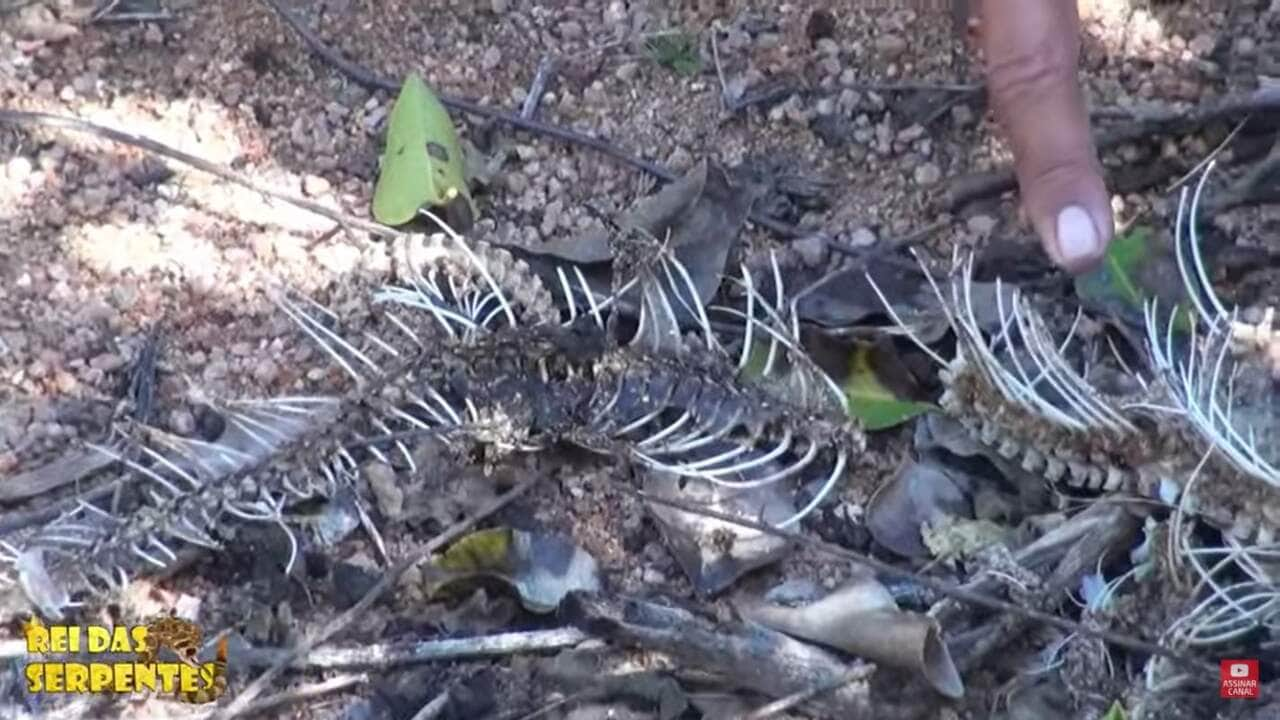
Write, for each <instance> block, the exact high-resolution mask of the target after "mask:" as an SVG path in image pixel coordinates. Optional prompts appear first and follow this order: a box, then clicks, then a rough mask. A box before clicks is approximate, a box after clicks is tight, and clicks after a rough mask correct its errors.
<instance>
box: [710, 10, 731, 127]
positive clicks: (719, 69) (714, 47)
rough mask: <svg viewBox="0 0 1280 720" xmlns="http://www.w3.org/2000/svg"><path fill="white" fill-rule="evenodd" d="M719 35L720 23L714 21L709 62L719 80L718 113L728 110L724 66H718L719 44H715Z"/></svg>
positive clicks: (727, 88)
mask: <svg viewBox="0 0 1280 720" xmlns="http://www.w3.org/2000/svg"><path fill="white" fill-rule="evenodd" d="M719 34H720V23H719V21H716V22H714V23H712V25H711V60H712V61H713V62H714V63H715V65H716V77H717V78H719V79H720V111H721V112H724V111H727V110H728V109H729V87H728V85H727V84H726V83H725V81H724V66H723V65H721V64H720V43H718V42H716V36H717V35H719Z"/></svg>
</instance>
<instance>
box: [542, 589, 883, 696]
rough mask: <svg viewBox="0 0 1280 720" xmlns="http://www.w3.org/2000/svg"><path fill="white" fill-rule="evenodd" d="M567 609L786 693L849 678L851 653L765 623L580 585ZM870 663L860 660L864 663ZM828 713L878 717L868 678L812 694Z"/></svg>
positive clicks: (615, 634) (756, 687) (633, 639)
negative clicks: (617, 596) (721, 618)
mask: <svg viewBox="0 0 1280 720" xmlns="http://www.w3.org/2000/svg"><path fill="white" fill-rule="evenodd" d="M566 612H567V613H568V614H569V615H570V616H572V617H574V620H575V622H578V623H580V624H584V625H585V626H586V627H589V628H591V630H592V631H593V632H597V633H599V634H601V635H605V636H608V637H611V638H613V639H615V640H616V641H619V642H623V643H626V644H629V645H638V646H641V647H644V648H648V649H652V650H657V651H660V652H663V653H666V654H668V655H670V656H672V657H673V658H674V659H676V660H678V661H680V662H681V663H683V664H684V665H687V666H689V667H697V668H698V669H700V670H704V671H710V672H714V673H716V674H717V675H720V676H721V677H722V678H724V679H725V680H726V681H728V682H730V683H733V684H734V685H736V686H737V687H740V688H745V689H750V690H752V691H754V692H759V693H763V694H765V695H768V696H770V697H775V698H778V697H787V696H790V695H792V694H793V693H795V692H798V691H804V690H809V689H811V688H813V687H814V686H827V685H832V684H833V683H834V681H835V680H838V679H844V678H845V676H846V674H847V673H848V670H849V663H848V661H847V660H846V659H845V658H843V657H841V656H839V655H837V654H835V653H834V652H831V651H828V650H826V649H824V648H820V647H818V646H816V645H812V644H810V643H807V642H803V641H800V640H797V639H795V638H792V637H790V636H788V635H785V634H783V633H780V632H778V631H776V630H771V629H769V628H766V627H764V626H761V625H756V624H746V623H728V624H726V623H717V622H713V621H711V620H707V619H703V618H700V617H698V616H695V615H693V614H692V613H690V612H688V611H686V610H682V609H679V608H674V607H667V606H664V605H658V604H656V603H652V602H647V601H644V600H637V599H624V600H611V599H607V598H603V597H600V596H598V595H585V594H580V593H574V594H572V595H570V596H569V602H568V605H567V607H566ZM866 664H868V663H859V665H866ZM812 702H813V704H814V705H816V706H819V707H821V708H822V711H823V713H824V716H825V717H841V718H850V719H851V720H856V719H858V718H871V717H876V716H877V714H876V713H875V712H874V711H873V710H872V706H871V702H870V697H869V693H868V690H867V688H866V686H865V685H858V686H852V687H851V686H850V685H849V684H848V683H847V682H846V683H841V684H839V685H837V686H835V687H834V688H833V689H832V690H831V691H830V692H829V693H828V694H827V695H825V696H822V697H818V698H815V699H813V700H812Z"/></svg>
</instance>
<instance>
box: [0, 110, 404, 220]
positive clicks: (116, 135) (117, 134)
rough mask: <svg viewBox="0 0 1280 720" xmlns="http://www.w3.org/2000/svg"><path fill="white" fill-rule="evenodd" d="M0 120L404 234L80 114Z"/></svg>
mask: <svg viewBox="0 0 1280 720" xmlns="http://www.w3.org/2000/svg"><path fill="white" fill-rule="evenodd" d="M0 123H8V124H10V125H43V126H46V127H54V128H61V129H64V130H74V131H76V132H82V133H88V134H90V135H97V136H98V137H101V138H104V139H107V140H111V141H113V142H118V143H123V144H125V145H132V146H134V147H137V148H141V149H143V150H146V151H148V152H151V153H154V154H156V155H160V156H161V157H166V158H169V159H170V160H177V161H178V162H180V163H183V164H184V165H188V166H190V167H193V168H195V169H197V170H201V171H203V172H206V173H209V174H210V175H213V176H215V177H218V178H221V179H223V180H226V181H227V182H232V183H235V184H236V185H240V186H241V187H246V188H248V189H250V190H253V191H254V192H257V193H261V194H262V195H265V196H266V197H270V198H275V199H276V200H281V201H283V202H287V203H289V204H290V205H294V206H296V207H300V208H302V209H303V210H309V211H311V212H313V213H315V214H317V215H319V216H321V217H325V218H328V219H330V220H332V221H334V222H336V223H339V224H342V225H345V226H347V227H352V228H356V229H358V230H363V231H365V232H368V233H373V234H374V235H379V236H381V237H386V238H394V237H399V236H401V235H403V234H404V233H401V232H399V231H397V230H393V229H391V228H389V227H386V226H385V225H379V224H378V223H373V222H369V221H368V220H364V219H362V218H358V217H356V216H354V215H348V214H346V213H343V212H339V211H337V210H332V209H330V208H328V207H325V206H324V205H321V204H320V203H317V202H312V201H311V200H307V199H306V198H303V197H298V196H297V195H290V194H288V193H282V192H279V191H277V190H271V189H269V188H264V187H262V186H261V185H258V184H257V183H255V182H254V181H253V180H251V179H250V178H249V177H247V176H245V175H242V174H240V173H238V172H235V171H234V170H228V169H227V168H225V167H222V166H221V165H218V164H216V163H212V162H209V161H208V160H205V159H203V158H199V157H196V156H195V155H191V154H188V153H185V152H183V151H181V150H178V149H177V148H174V147H170V146H169V145H165V144H164V143H162V142H157V141H155V140H152V139H151V138H146V137H142V136H140V135H132V134H130V133H127V132H123V131H120V130H116V129H114V128H109V127H106V126H104V125H98V124H97V123H91V122H89V121H87V120H80V119H79V118H72V117H63V116H61V115H50V114H48V113H41V112H26V111H23V110H4V109H0Z"/></svg>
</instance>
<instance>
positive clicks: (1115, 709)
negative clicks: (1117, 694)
mask: <svg viewBox="0 0 1280 720" xmlns="http://www.w3.org/2000/svg"><path fill="white" fill-rule="evenodd" d="M1128 719H1129V716H1128V714H1126V713H1125V711H1124V706H1123V705H1121V704H1120V701H1119V700H1117V701H1115V702H1114V703H1112V704H1111V709H1110V710H1108V711H1107V714H1106V715H1103V716H1102V720H1128Z"/></svg>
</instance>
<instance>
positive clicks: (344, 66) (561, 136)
mask: <svg viewBox="0 0 1280 720" xmlns="http://www.w3.org/2000/svg"><path fill="white" fill-rule="evenodd" d="M261 1H262V2H263V3H265V4H266V5H267V6H269V7H270V8H271V9H272V10H273V11H275V13H276V15H278V16H279V17H280V19H281V20H282V21H284V23H285V24H286V25H288V26H289V28H290V29H292V30H293V31H294V32H295V33H297V34H298V37H300V38H301V39H302V42H303V44H304V45H306V46H307V49H308V50H310V51H311V52H313V53H315V54H316V55H317V56H318V57H319V58H320V59H321V60H323V61H325V62H326V63H328V64H329V65H332V66H333V67H334V68H336V69H337V70H338V72H340V73H342V74H343V75H346V76H347V77H349V78H351V79H352V80H354V81H355V82H356V83H357V84H359V85H362V86H364V87H366V88H369V89H372V90H386V91H389V92H398V91H399V90H400V86H399V84H397V83H394V82H391V81H390V80H386V79H384V78H380V77H378V76H377V75H375V74H373V72H372V71H370V70H368V69H366V68H364V67H363V66H361V65H359V64H357V63H354V62H351V61H350V60H347V59H346V58H344V57H342V55H340V54H338V52H337V51H336V50H334V49H333V48H331V47H329V46H328V45H326V44H325V42H324V41H323V40H321V39H320V36H319V35H317V34H316V33H315V32H314V31H313V30H311V28H308V27H307V26H306V25H304V24H303V23H302V21H301V20H299V19H298V17H297V16H296V15H294V14H293V13H292V12H290V11H288V10H286V9H285V8H284V6H283V5H281V4H280V0H261ZM436 97H437V98H439V99H440V102H441V104H443V105H444V106H445V107H447V108H449V109H451V110H457V111H459V112H465V113H470V114H472V115H478V116H480V117H483V118H489V119H490V120H496V121H499V122H502V123H505V124H507V125H510V126H511V127H514V128H516V129H519V130H526V131H528V132H533V133H538V134H541V135H545V136H547V137H551V138H555V139H557V140H560V141H562V142H566V143H570V144H573V145H579V146H582V147H585V148H590V149H592V150H595V151H597V152H599V153H602V154H604V155H606V156H608V157H611V158H613V159H614V160H617V161H618V162H621V163H623V164H624V165H629V166H631V167H633V168H636V169H637V170H642V171H644V172H646V173H648V174H650V175H652V176H653V177H655V178H657V179H658V180H660V181H662V182H664V183H666V182H671V181H673V180H675V179H676V178H677V177H678V175H676V173H674V172H672V171H670V170H668V169H667V168H665V167H662V166H661V165H658V164H656V163H653V162H650V161H648V160H644V159H642V158H638V157H636V156H634V155H631V154H629V153H627V152H626V151H624V150H622V149H621V148H619V147H617V146H615V145H613V144H611V143H609V142H608V141H605V140H602V139H600V138H596V137H592V136H590V135H586V134H583V133H580V132H577V131H576V130H570V129H569V128H564V127H560V126H558V125H552V124H550V123H545V122H541V121H539V120H535V119H533V118H526V117H521V116H520V115H517V114H513V113H509V112H506V111H503V110H495V109H494V108H489V107H485V106H483V105H480V104H479V103H476V102H473V101H471V100H466V99H464V98H460V97H456V96H453V95H449V94H446V93H439V92H437V93H436ZM747 219H748V220H750V221H751V222H753V223H755V224H756V225H759V226H761V227H764V228H766V229H768V230H770V231H772V232H774V233H777V234H778V235H780V236H781V237H783V238H787V239H793V238H798V237H804V236H806V235H808V234H809V233H806V232H805V231H803V230H801V229H800V228H798V227H795V226H794V225H790V224H788V223H785V222H782V221H781V220H777V219H775V218H771V217H768V216H766V215H764V214H762V213H760V212H757V211H755V210H752V211H751V212H750V214H748V216H747Z"/></svg>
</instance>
